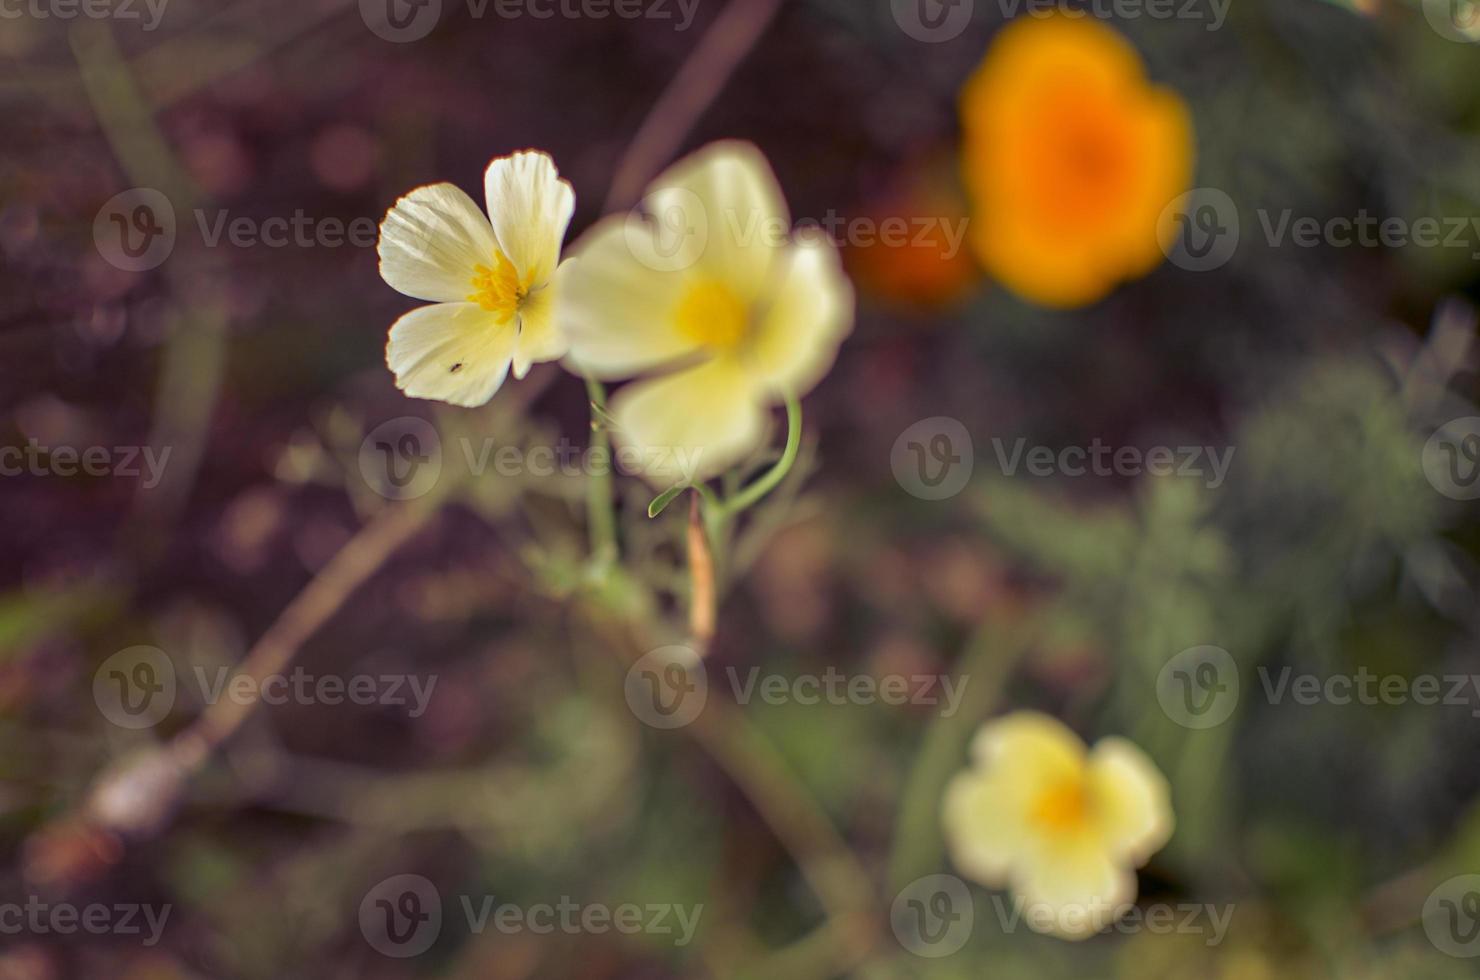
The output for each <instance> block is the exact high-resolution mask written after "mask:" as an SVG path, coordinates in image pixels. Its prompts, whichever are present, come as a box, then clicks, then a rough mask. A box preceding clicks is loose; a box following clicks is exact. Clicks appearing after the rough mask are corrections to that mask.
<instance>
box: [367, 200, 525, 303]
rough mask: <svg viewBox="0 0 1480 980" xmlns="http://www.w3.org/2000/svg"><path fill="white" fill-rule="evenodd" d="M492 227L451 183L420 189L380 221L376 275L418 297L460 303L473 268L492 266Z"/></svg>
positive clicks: (464, 295) (399, 203) (401, 201)
mask: <svg viewBox="0 0 1480 980" xmlns="http://www.w3.org/2000/svg"><path fill="white" fill-rule="evenodd" d="M495 248H497V243H496V242H495V241H494V238H493V228H492V227H491V226H490V225H489V223H488V219H487V218H486V217H484V216H483V212H481V211H479V210H478V205H476V204H474V203H473V199H472V198H471V197H468V195H466V194H464V193H463V192H462V191H461V190H459V189H458V188H457V187H456V186H454V185H452V184H431V185H429V186H426V187H418V188H417V189H416V190H414V191H412V192H411V193H410V194H407V195H406V196H405V197H403V198H401V199H400V200H399V201H397V202H396V204H395V207H393V208H391V209H390V210H389V211H387V212H386V215H385V220H384V221H382V222H381V223H380V244H379V248H378V250H379V252H380V276H381V278H382V279H384V280H385V281H386V282H387V283H388V284H389V285H390V287H391V288H392V289H394V290H396V291H397V292H401V293H405V294H406V295H407V296H414V297H416V298H417V299H426V300H432V301H433V302H439V303H458V302H462V301H463V300H465V299H467V298H468V294H469V293H470V292H472V282H473V274H474V269H473V267H474V266H476V265H485V266H488V265H491V264H492V262H493V253H494V249H495Z"/></svg>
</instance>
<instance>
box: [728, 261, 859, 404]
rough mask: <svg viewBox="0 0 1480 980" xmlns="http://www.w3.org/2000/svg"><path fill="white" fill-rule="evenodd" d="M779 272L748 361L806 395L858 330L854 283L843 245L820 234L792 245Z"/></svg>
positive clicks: (765, 374) (774, 382)
mask: <svg viewBox="0 0 1480 980" xmlns="http://www.w3.org/2000/svg"><path fill="white" fill-rule="evenodd" d="M777 273H778V275H777V280H776V283H775V285H774V286H773V291H772V292H771V294H770V295H769V296H768V302H769V306H768V307H767V308H766V312H765V313H764V315H763V316H762V319H761V321H760V323H759V324H758V325H757V328H756V336H755V338H754V340H753V341H752V344H751V346H750V348H749V350H748V351H747V354H748V362H747V363H748V364H749V365H750V366H751V367H752V369H753V370H755V371H756V373H757V374H758V375H759V376H760V377H762V378H764V379H765V380H766V381H767V382H768V383H769V384H770V385H772V386H773V387H775V388H777V389H779V390H781V391H790V392H791V393H792V394H795V395H798V396H800V395H803V394H805V393H806V392H807V391H809V390H811V388H812V386H813V385H815V384H816V383H817V382H818V381H819V380H821V378H822V376H823V375H824V374H826V373H827V371H828V368H830V367H832V363H833V360H834V358H836V357H837V352H838V344H840V343H841V342H842V340H843V338H844V337H846V336H847V335H848V332H849V331H850V330H852V329H853V287H852V286H851V285H850V284H849V282H848V278H847V277H846V276H845V275H844V274H843V266H842V262H841V261H840V260H839V258H838V250H837V249H836V248H835V247H834V246H833V245H832V243H831V242H827V241H822V240H820V239H814V238H808V239H805V240H803V241H800V242H798V243H797V244H795V245H793V246H790V247H788V248H787V249H786V250H785V252H784V253H783V255H782V257H781V261H780V262H778V263H777Z"/></svg>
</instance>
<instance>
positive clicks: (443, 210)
mask: <svg viewBox="0 0 1480 980" xmlns="http://www.w3.org/2000/svg"><path fill="white" fill-rule="evenodd" d="M483 185H484V196H485V198H486V200H487V203H488V216H487V217H484V215H483V213H482V212H481V211H479V210H478V206H477V205H476V204H474V203H473V200H472V198H470V197H468V195H467V194H465V193H463V192H462V191H461V190H459V189H458V188H457V187H456V186H454V185H452V184H431V185H429V186H427V187H418V188H417V189H416V190H414V191H412V192H411V193H410V194H407V195H406V196H405V197H403V198H401V199H400V200H399V201H397V202H396V205H395V207H393V208H391V209H390V211H389V212H387V213H386V216H385V220H384V221H382V222H381V224H380V246H379V251H380V275H381V278H383V279H384V280H385V281H386V283H387V284H389V285H390V286H391V288H392V289H395V290H397V291H398V292H401V293H405V294H406V295H407V296H412V297H415V298H416V299H425V300H431V301H432V302H433V303H434V304H435V305H432V306H423V307H420V308H418V309H415V310H412V311H411V312H410V313H407V314H406V315H405V316H403V317H401V318H400V319H399V320H397V321H396V323H395V325H394V326H392V327H391V335H390V342H389V343H388V344H387V345H386V348H385V360H386V364H388V365H389V366H390V369H391V370H392V371H393V372H395V375H396V387H397V388H400V389H402V390H403V391H405V392H406V394H408V395H410V396H411V397H413V398H431V399H435V400H437V401H444V402H450V403H451V404H453V405H464V406H475V405H482V404H483V403H484V402H486V401H488V400H489V399H490V398H492V397H493V394H494V392H496V391H498V389H499V386H500V385H502V384H503V383H504V378H505V377H506V376H507V375H508V373H509V367H510V365H511V364H512V366H513V368H514V377H516V378H522V377H524V376H525V375H526V374H528V373H529V367H530V364H532V363H533V362H535V361H551V360H555V359H556V358H559V357H561V356H562V355H564V354H565V351H566V343H565V340H564V338H563V337H562V336H561V335H560V330H559V326H558V324H557V323H556V322H555V307H556V301H555V300H556V293H557V291H558V285H559V280H561V279H562V278H564V276H565V273H566V271H567V266H568V265H569V263H563V264H562V263H561V262H560V243H561V241H563V240H564V238H565V229H566V227H567V226H568V225H569V224H570V217H571V213H572V212H573V211H574V210H575V193H574V192H573V191H572V190H571V186H570V184H569V183H567V182H566V181H564V180H561V179H560V176H559V174H558V173H557V172H556V170H555V164H554V161H552V160H551V159H550V157H549V156H548V155H546V154H544V153H539V152H534V151H526V152H523V153H515V154H514V155H513V156H507V157H499V158H497V159H495V160H494V161H492V162H491V163H489V165H488V169H487V170H486V171H485V172H484V175H483Z"/></svg>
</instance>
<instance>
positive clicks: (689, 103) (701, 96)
mask: <svg viewBox="0 0 1480 980" xmlns="http://www.w3.org/2000/svg"><path fill="white" fill-rule="evenodd" d="M782 2H783V0H730V3H729V4H728V5H727V6H726V7H725V8H724V9H723V10H721V11H720V13H719V16H717V17H715V19H714V23H712V24H710V25H709V29H708V30H707V31H705V32H704V36H703V37H701V38H700V39H699V43H698V44H696V45H694V50H693V51H691V52H689V56H688V59H687V60H685V61H684V63H683V65H682V67H680V68H679V70H678V73H677V74H675V75H674V76H673V80H672V81H670V82H669V83H668V87H667V88H665V89H664V90H663V94H662V95H660V96H658V100H657V101H656V102H654V103H653V107H652V109H650V110H649V111H648V114H647V117H646V118H645V119H643V121H642V125H641V126H639V127H638V130H637V135H635V136H633V137H632V142H631V143H629V144H628V145H627V150H626V152H625V153H623V154H622V159H621V160H620V161H619V162H618V163H617V168H616V173H615V175H614V176H613V177H612V183H611V189H610V190H609V191H608V192H607V195H606V206H605V210H607V211H616V210H620V209H622V208H629V207H631V206H632V205H634V204H636V203H637V200H638V196H639V194H640V193H641V191H642V186H643V184H645V183H647V181H648V180H650V179H651V178H652V176H653V174H655V173H657V171H658V170H659V168H661V167H662V166H663V164H664V163H666V162H667V161H668V160H669V159H671V158H672V156H673V154H674V153H676V152H677V151H678V148H679V146H680V144H682V143H683V140H684V137H685V136H687V135H688V132H689V130H690V129H692V128H693V126H694V123H695V122H697V121H698V119H699V117H700V116H701V115H703V114H704V110H705V109H707V108H709V105H710V103H712V102H713V101H714V100H715V97H716V96H718V95H719V93H720V90H721V89H723V88H724V86H725V83H726V82H727V81H729V79H730V76H731V75H732V74H734V71H735V69H736V68H737V67H738V66H739V64H740V62H741V61H742V60H744V58H745V56H746V55H747V54H749V53H750V50H751V48H753V47H754V46H755V43H756V41H758V40H760V36H761V34H762V33H764V32H765V30H766V28H767V27H768V26H769V25H770V23H771V20H772V19H773V18H774V17H775V16H776V11H777V10H779V9H780V8H781V4H782Z"/></svg>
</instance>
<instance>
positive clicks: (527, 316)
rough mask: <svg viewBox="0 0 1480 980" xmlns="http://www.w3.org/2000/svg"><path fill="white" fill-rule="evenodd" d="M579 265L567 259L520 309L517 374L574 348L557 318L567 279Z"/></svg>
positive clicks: (515, 356) (521, 375)
mask: <svg viewBox="0 0 1480 980" xmlns="http://www.w3.org/2000/svg"><path fill="white" fill-rule="evenodd" d="M574 265H575V261H574V260H573V259H566V260H565V261H564V262H562V263H560V266H559V268H557V269H556V270H555V275H553V276H551V277H550V281H549V282H548V283H546V284H545V285H544V286H542V287H541V288H539V289H537V290H536V291H534V292H532V293H530V294H529V297H528V298H527V299H526V300H525V301H524V306H523V307H522V308H521V309H520V311H519V337H518V339H517V340H516V341H515V343H514V377H515V378H523V377H524V376H525V375H526V374H528V373H529V366H530V365H531V364H533V363H535V362H537V361H553V360H555V359H556V358H560V357H564V356H565V352H566V351H568V350H569V349H570V344H569V343H568V342H567V341H566V339H565V334H563V333H562V332H561V331H560V324H559V323H557V322H556V320H555V311H556V310H557V309H558V307H559V302H560V293H561V290H562V289H563V288H564V284H565V280H566V278H567V277H568V276H569V275H570V270H571V269H572V267H573V266H574Z"/></svg>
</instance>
